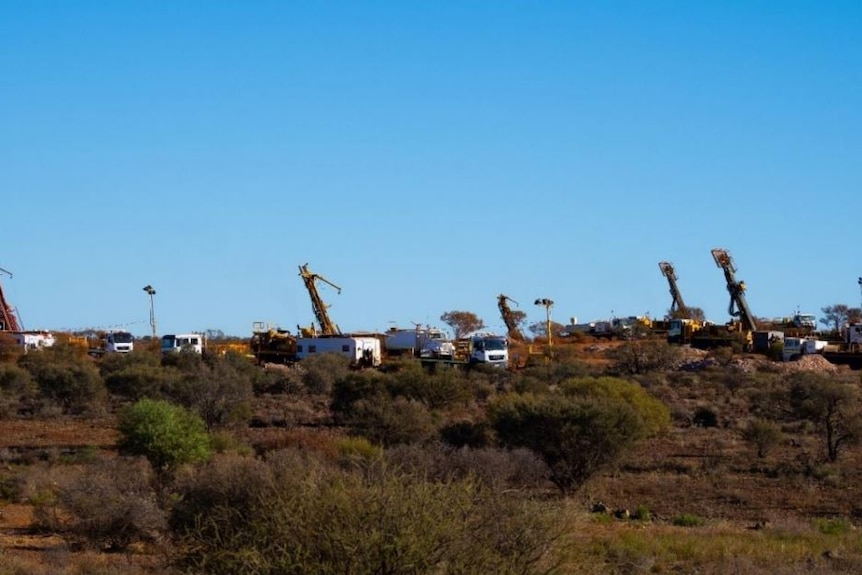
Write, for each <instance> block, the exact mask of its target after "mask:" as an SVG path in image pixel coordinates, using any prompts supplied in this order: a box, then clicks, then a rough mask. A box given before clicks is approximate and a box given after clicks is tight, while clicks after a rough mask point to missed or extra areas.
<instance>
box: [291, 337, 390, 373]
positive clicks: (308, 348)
mask: <svg viewBox="0 0 862 575" xmlns="http://www.w3.org/2000/svg"><path fill="white" fill-rule="evenodd" d="M321 353H336V354H338V355H343V356H345V357H348V358H349V359H350V365H352V366H354V367H377V366H378V365H380V364H381V363H382V361H383V354H382V346H381V344H380V339H378V338H376V337H373V336H349V335H345V336H332V337H328V336H323V337H300V338H297V340H296V359H298V360H300V361H302V360H303V359H306V358H308V357H310V356H312V355H318V354H321Z"/></svg>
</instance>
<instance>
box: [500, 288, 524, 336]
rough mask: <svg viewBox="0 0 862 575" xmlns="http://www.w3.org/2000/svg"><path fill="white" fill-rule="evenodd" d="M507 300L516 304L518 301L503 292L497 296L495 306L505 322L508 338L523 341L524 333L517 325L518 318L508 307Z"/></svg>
mask: <svg viewBox="0 0 862 575" xmlns="http://www.w3.org/2000/svg"><path fill="white" fill-rule="evenodd" d="M509 302H512V303H513V304H515V305H518V302H516V301H515V300H513V299H512V298H510V297H509V296H507V295H505V294H500V295H498V296H497V307H498V308H500V315H501V316H503V323H505V324H506V329H507V330H508V335H509V339H511V340H512V341H524V333H523V332H522V331H521V328H519V327H518V320H517V319H516V318H515V313H514V312H513V311H512V309H511V308H510V307H509Z"/></svg>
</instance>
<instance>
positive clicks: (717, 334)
mask: <svg viewBox="0 0 862 575" xmlns="http://www.w3.org/2000/svg"><path fill="white" fill-rule="evenodd" d="M712 258H713V259H714V260H715V265H717V266H718V267H719V268H721V269H722V271H723V272H724V279H725V281H726V284H727V291H728V293H729V294H730V304H729V305H728V308H727V313H728V314H730V316H731V318H732V319H731V320H730V321H729V322H728V323H727V324H725V325H714V324H711V323H709V322H706V323H705V324H704V325H703V326H702V327H701V326H697V325H686V324H685V323H684V322H688V321H690V320H685V319H682V320H674V321H671V328H670V329H669V330H668V341H670V338H671V335H672V334H674V335H676V334H677V332H680V334H679V336H678V337H679V341H680V342H681V343H685V342H686V340H688V339H689V337H690V343H691V345H692V347H697V348H701V349H709V348H714V347H721V346H733V345H735V344H738V345H739V346H740V347H741V349H742V350H744V351H752V350H753V349H754V332H755V331H757V323H756V322H755V320H754V315H753V314H752V313H751V309H749V307H748V302H747V301H745V282H742V281H737V280H736V275H735V274H736V266H734V264H733V258H731V257H730V254H729V253H728V252H727V250H725V249H722V248H715V249H713V250H712ZM680 322H682V324H681V325H679V326H677V325H674V324H675V323H680ZM676 328H679V329H676Z"/></svg>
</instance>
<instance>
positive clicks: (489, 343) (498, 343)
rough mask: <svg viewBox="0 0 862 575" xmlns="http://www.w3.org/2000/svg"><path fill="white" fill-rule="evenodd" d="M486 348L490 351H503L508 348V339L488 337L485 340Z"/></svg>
mask: <svg viewBox="0 0 862 575" xmlns="http://www.w3.org/2000/svg"><path fill="white" fill-rule="evenodd" d="M485 349H486V350H488V351H502V350H504V349H506V340H505V339H497V338H494V339H486V340H485Z"/></svg>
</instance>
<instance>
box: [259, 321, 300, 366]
mask: <svg viewBox="0 0 862 575" xmlns="http://www.w3.org/2000/svg"><path fill="white" fill-rule="evenodd" d="M249 347H250V348H251V353H252V355H254V358H255V360H256V361H257V362H258V363H259V364H261V365H263V364H265V363H282V364H288V363H293V362H294V361H296V337H294V336H293V334H291V333H290V332H289V331H287V330H283V329H279V328H277V327H273V326H270V325H268V324H265V323H264V322H262V321H256V322H254V325H253V326H252V336H251V341H250V342H249Z"/></svg>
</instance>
